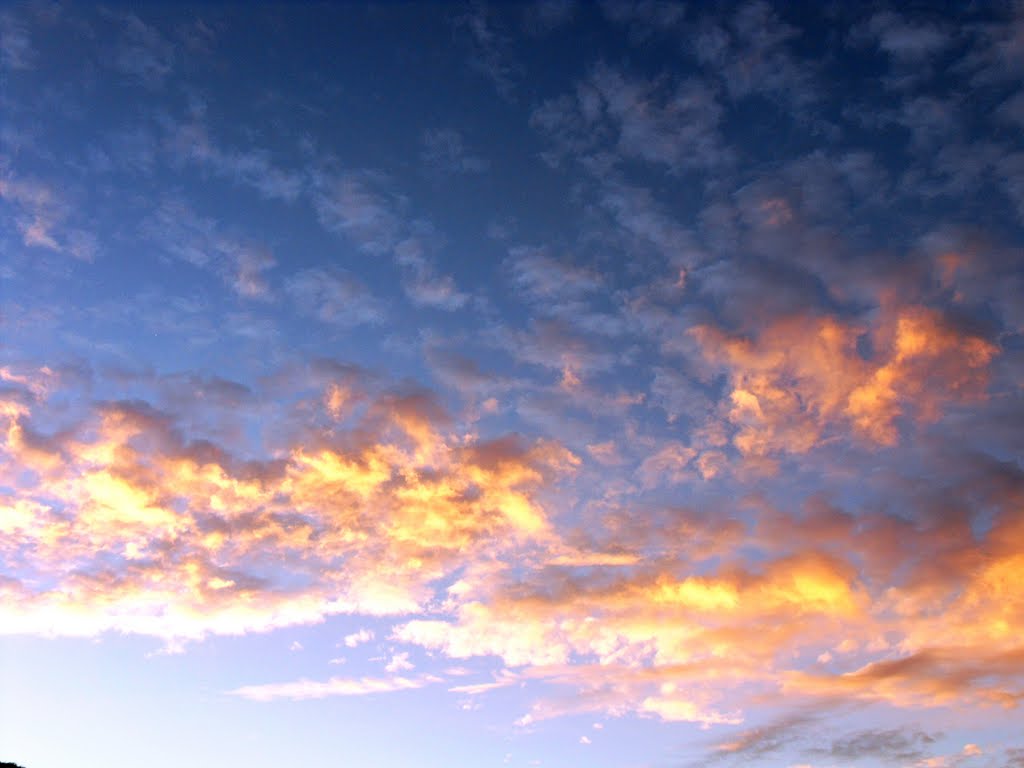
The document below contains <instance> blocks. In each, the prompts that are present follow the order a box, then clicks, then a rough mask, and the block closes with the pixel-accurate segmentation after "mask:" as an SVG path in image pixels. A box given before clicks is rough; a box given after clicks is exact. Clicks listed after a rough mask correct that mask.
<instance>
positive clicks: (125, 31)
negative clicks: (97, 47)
mask: <svg viewBox="0 0 1024 768" xmlns="http://www.w3.org/2000/svg"><path fill="white" fill-rule="evenodd" d="M114 20H115V23H118V24H119V25H120V27H121V35H122V42H121V47H120V49H119V50H118V51H117V52H116V58H115V60H114V66H115V67H116V68H117V69H118V70H119V71H121V72H123V73H124V74H126V75H129V76H131V77H133V78H135V79H137V80H138V81H139V82H141V83H143V84H144V85H146V86H148V87H150V88H155V87H158V86H160V85H162V84H163V81H164V79H165V78H166V77H167V75H168V74H170V72H171V70H172V69H173V67H174V58H175V55H174V53H175V52H174V46H173V44H171V42H170V41H168V40H167V39H166V38H165V37H164V36H163V35H162V34H160V32H159V31H158V30H157V29H156V28H155V27H151V26H150V25H148V24H146V23H145V22H144V21H142V19H140V18H139V17H138V16H136V15H135V14H134V13H129V14H125V15H123V16H120V17H115V19H114Z"/></svg>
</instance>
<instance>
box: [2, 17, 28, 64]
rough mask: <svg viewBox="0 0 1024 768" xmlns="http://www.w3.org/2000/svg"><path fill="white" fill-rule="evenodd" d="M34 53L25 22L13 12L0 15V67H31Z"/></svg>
mask: <svg viewBox="0 0 1024 768" xmlns="http://www.w3.org/2000/svg"><path fill="white" fill-rule="evenodd" d="M36 55H37V54H36V50H35V48H34V47H33V45H32V38H31V37H30V35H29V33H28V30H27V29H26V27H25V24H24V23H23V22H22V21H21V20H20V19H18V18H17V17H16V16H15V15H14V14H13V13H4V14H2V15H0V67H3V68H5V69H10V70H17V69H31V68H32V67H33V66H34V65H35V59H36Z"/></svg>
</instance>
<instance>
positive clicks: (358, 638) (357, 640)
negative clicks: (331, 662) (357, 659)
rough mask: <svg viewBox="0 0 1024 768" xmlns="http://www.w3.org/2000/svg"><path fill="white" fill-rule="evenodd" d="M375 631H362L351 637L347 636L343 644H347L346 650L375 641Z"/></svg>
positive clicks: (354, 633)
mask: <svg viewBox="0 0 1024 768" xmlns="http://www.w3.org/2000/svg"><path fill="white" fill-rule="evenodd" d="M373 637H374V634H373V630H370V629H360V630H359V631H358V632H353V633H352V634H350V635H345V637H344V639H343V640H342V642H344V643H345V647H346V648H355V647H356V646H359V645H363V644H364V643H368V642H370V641H371V640H373Z"/></svg>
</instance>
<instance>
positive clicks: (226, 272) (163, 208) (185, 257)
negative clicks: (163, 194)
mask: <svg viewBox="0 0 1024 768" xmlns="http://www.w3.org/2000/svg"><path fill="white" fill-rule="evenodd" d="M141 229H142V232H143V235H144V236H145V237H147V238H148V239H150V240H152V241H154V242H155V243H157V244H158V245H159V246H160V247H161V248H163V249H164V250H165V251H166V252H167V253H168V254H170V255H172V256H174V257H175V258H178V259H180V260H182V261H185V262H187V263H188V264H191V265H192V266H193V267H198V268H200V269H205V270H209V271H211V272H213V273H214V274H216V275H218V276H219V277H220V278H221V280H223V281H224V282H225V283H226V284H227V286H228V287H229V288H230V289H231V290H233V291H234V292H235V293H236V294H237V295H238V296H241V297H242V298H245V299H256V300H269V299H270V298H271V297H272V295H273V292H272V290H271V287H270V283H269V281H268V280H267V276H266V273H267V272H268V271H270V270H271V269H273V268H274V267H275V266H276V265H277V261H276V260H275V259H274V257H273V256H272V255H271V253H270V251H269V250H268V249H267V248H265V247H264V246H261V245H259V244H256V243H252V242H248V241H246V240H243V239H241V238H238V237H235V236H232V235H231V234H228V233H226V232H225V231H224V229H223V227H222V226H221V225H220V224H219V223H218V222H217V221H215V220H214V219H211V218H209V217H206V216H202V215H201V214H199V213H197V212H196V211H194V210H193V209H192V208H191V207H190V206H189V205H187V204H186V203H184V202H182V201H180V200H165V201H163V202H162V203H161V205H160V206H159V208H157V210H156V211H155V212H154V213H153V215H152V216H150V217H149V218H148V219H147V220H145V221H144V222H143V224H142V226H141Z"/></svg>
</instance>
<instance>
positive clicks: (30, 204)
mask: <svg viewBox="0 0 1024 768" xmlns="http://www.w3.org/2000/svg"><path fill="white" fill-rule="evenodd" d="M0 200H3V201H5V202H6V203H7V204H8V206H9V207H10V209H11V211H12V213H13V218H14V223H15V227H16V228H17V230H18V232H19V233H20V234H21V242H22V244H23V245H24V246H25V247H26V248H42V249H45V250H48V251H54V252H56V253H66V254H68V255H70V256H73V257H75V258H77V259H80V260H82V261H92V260H93V258H94V256H95V254H96V250H97V243H96V237H95V236H94V235H93V234H92V233H91V232H89V231H87V230H84V229H80V228H78V227H74V226H69V225H68V224H67V220H68V219H69V218H72V207H71V205H70V204H69V203H68V202H67V201H66V200H65V199H64V198H63V196H62V195H60V194H58V193H57V192H56V190H55V189H54V188H53V187H52V186H51V185H49V184H46V183H44V182H42V181H39V180H36V179H31V178H22V177H20V176H18V175H15V174H14V173H11V172H9V171H7V170H6V168H3V167H0Z"/></svg>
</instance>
